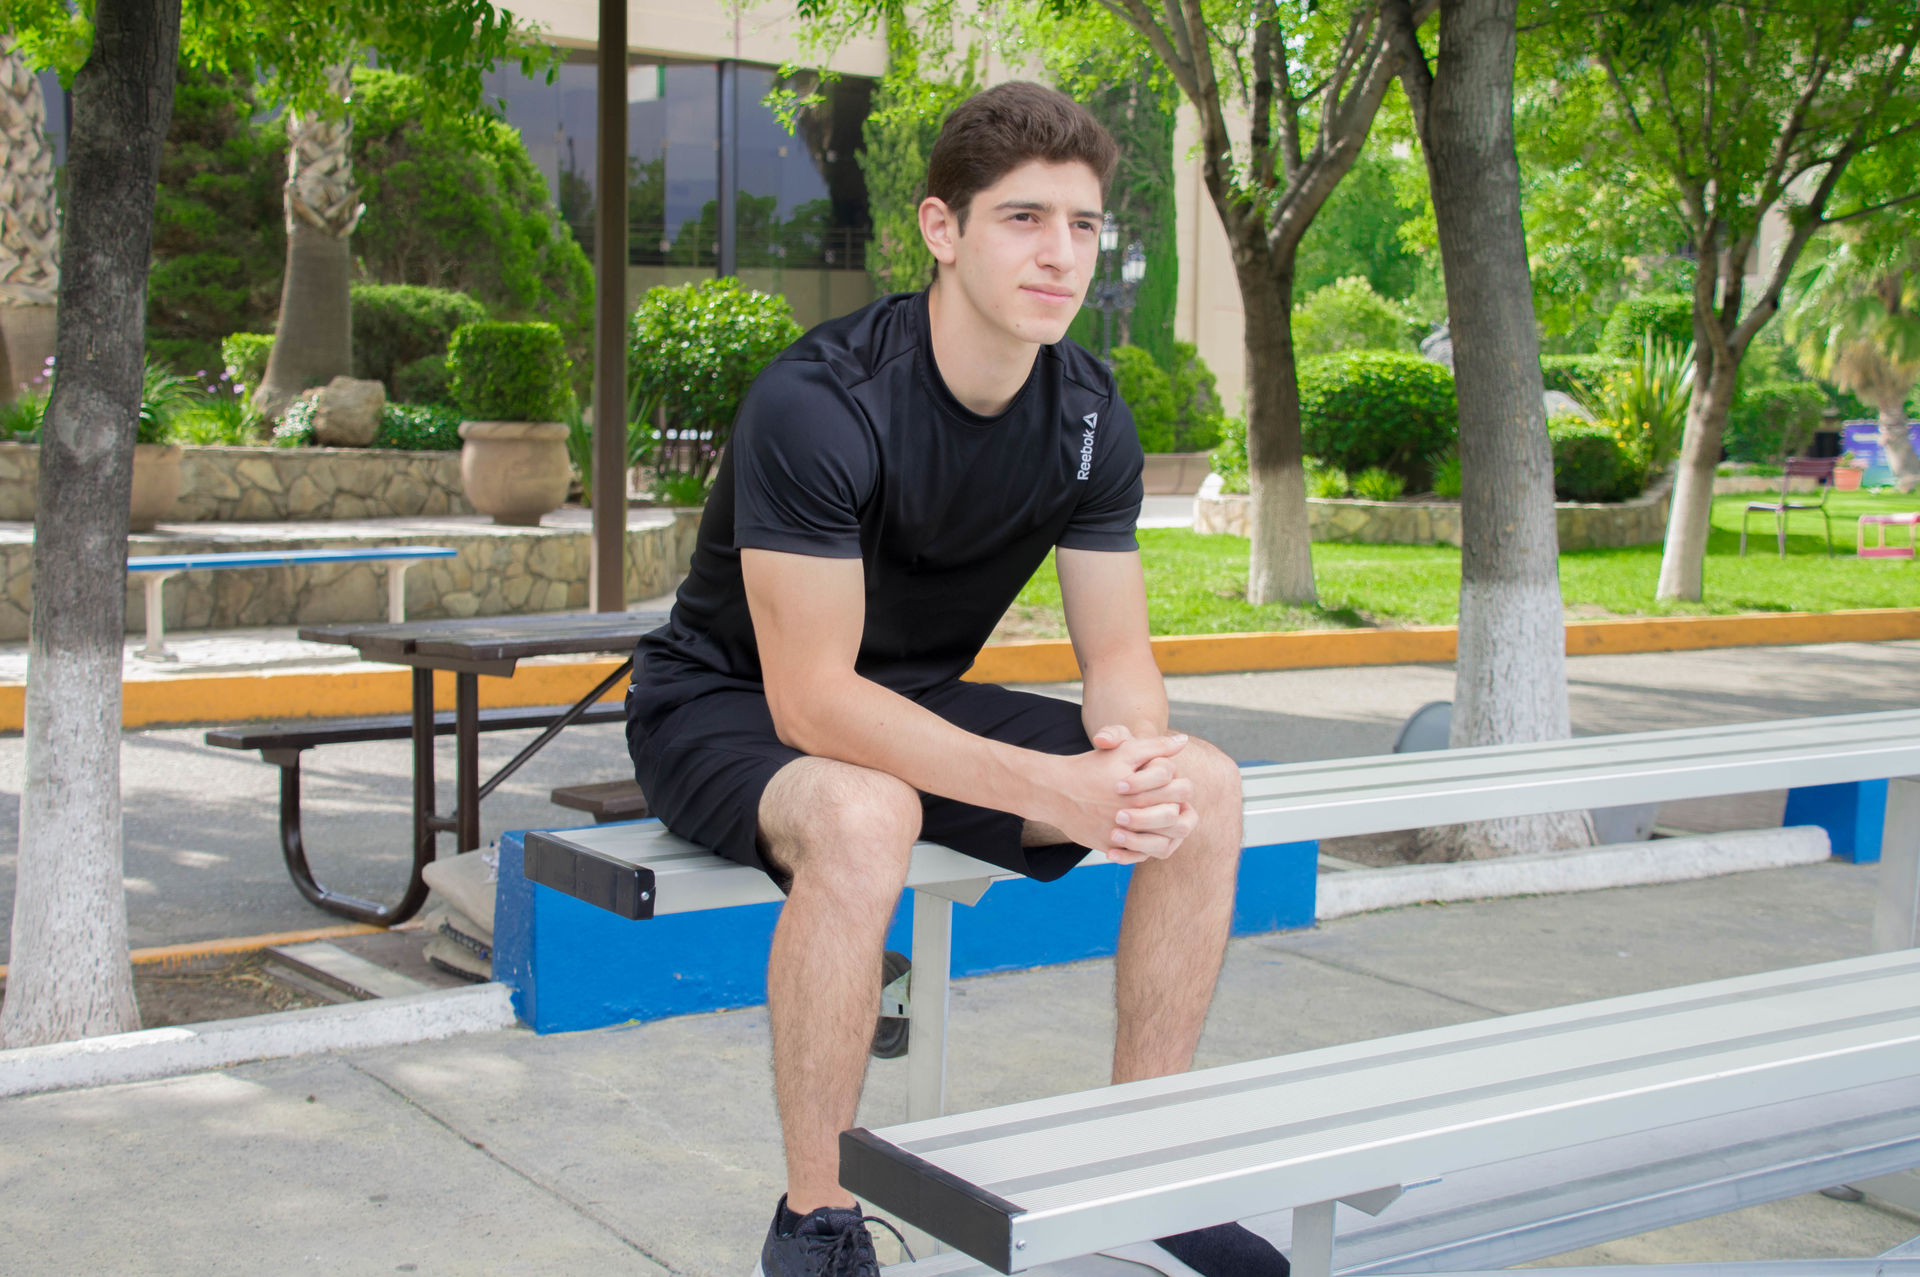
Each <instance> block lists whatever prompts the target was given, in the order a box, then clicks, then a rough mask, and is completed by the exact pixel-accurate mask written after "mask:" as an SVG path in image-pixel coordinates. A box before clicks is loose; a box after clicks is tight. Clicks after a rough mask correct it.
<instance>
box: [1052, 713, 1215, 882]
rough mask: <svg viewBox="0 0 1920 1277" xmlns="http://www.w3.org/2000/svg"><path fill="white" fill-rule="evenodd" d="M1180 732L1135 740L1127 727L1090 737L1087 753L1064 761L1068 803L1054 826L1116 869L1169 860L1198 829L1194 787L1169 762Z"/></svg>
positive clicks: (1181, 740)
mask: <svg viewBox="0 0 1920 1277" xmlns="http://www.w3.org/2000/svg"><path fill="white" fill-rule="evenodd" d="M1186 744H1187V738H1186V737H1185V736H1184V735H1181V734H1178V733H1170V734H1168V735H1165V736H1148V737H1141V738H1138V739H1136V738H1135V737H1134V735H1133V733H1132V732H1131V731H1129V730H1128V729H1127V728H1125V727H1103V728H1101V729H1100V730H1099V731H1097V732H1095V733H1094V734H1093V751H1092V752H1091V753H1086V754H1078V755H1074V756H1071V757H1070V758H1069V759H1067V760H1066V761H1067V763H1068V765H1069V769H1070V770H1069V773H1068V781H1067V783H1066V784H1065V785H1063V786H1062V788H1061V790H1060V792H1059V795H1058V796H1059V798H1060V799H1061V800H1063V801H1064V802H1065V803H1066V804H1067V811H1066V813H1065V816H1066V819H1065V820H1063V821H1061V822H1059V828H1060V830H1061V831H1062V832H1064V833H1065V834H1066V835H1067V836H1068V837H1070V838H1072V839H1073V840H1074V841H1075V842H1078V843H1080V844H1081V845H1082V846H1086V847H1092V848H1094V849H1095V850H1098V851H1101V852H1104V853H1105V854H1106V857H1107V859H1109V860H1111V861H1113V862H1114V863H1115V864H1121V865H1137V864H1140V863H1141V862H1142V861H1146V860H1164V859H1165V858H1166V857H1168V856H1170V855H1172V854H1173V852H1174V851H1175V849H1176V848H1178V847H1179V846H1180V844H1181V842H1182V841H1183V840H1185V838H1186V837H1187V835H1188V834H1191V833H1192V832H1193V829H1194V826H1195V825H1196V824H1197V823H1199V819H1200V817H1199V814H1198V813H1197V812H1195V811H1194V809H1193V782H1191V781H1189V780H1187V779H1186V778H1185V777H1183V776H1181V775H1180V770H1179V766H1178V764H1176V763H1175V761H1174V758H1175V756H1176V755H1178V754H1179V752H1180V751H1181V750H1182V749H1184V748H1185V747H1186Z"/></svg>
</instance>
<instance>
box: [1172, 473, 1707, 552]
mask: <svg viewBox="0 0 1920 1277" xmlns="http://www.w3.org/2000/svg"><path fill="white" fill-rule="evenodd" d="M1670 497H1671V493H1670V490H1669V489H1668V488H1667V486H1666V485H1665V484H1664V483H1662V484H1660V485H1657V486H1656V487H1654V488H1652V489H1650V490H1648V491H1647V492H1645V493H1642V494H1641V495H1640V496H1638V497H1635V498H1634V499H1633V500H1631V501H1623V502H1620V503H1619V504H1610V505H1586V504H1581V503H1577V502H1572V501H1562V502H1559V503H1557V504H1556V505H1555V506H1554V512H1555V514H1556V515H1558V517H1559V523H1560V549H1561V550H1562V551H1566V550H1590V549H1593V548H1594V547H1596V546H1615V545H1654V544H1658V543H1659V542H1660V541H1661V539H1662V538H1664V537H1665V536H1666V531H1667V509H1668V505H1669V502H1670ZM1251 500H1252V498H1250V497H1245V496H1217V497H1200V498H1199V499H1198V500H1197V501H1196V502H1195V503H1194V511H1193V530H1194V531H1195V532H1224V533H1229V534H1231V535H1233V536H1241V537H1243V536H1246V535H1247V509H1248V504H1249V502H1250V501H1251ZM1307 520H1308V525H1309V527H1310V528H1311V529H1312V536H1313V539H1314V540H1315V541H1348V542H1358V543H1362V544H1367V545H1456V546H1457V545H1459V544H1460V503H1459V502H1457V501H1431V502H1428V501H1359V500H1354V499H1350V498H1348V499H1340V500H1324V499H1322V498H1319V497H1309V498H1308V499H1307Z"/></svg>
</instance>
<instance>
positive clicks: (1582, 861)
mask: <svg viewBox="0 0 1920 1277" xmlns="http://www.w3.org/2000/svg"><path fill="white" fill-rule="evenodd" d="M1832 854H1833V848H1832V846H1831V844H1830V843H1829V842H1828V840H1827V831H1826V830H1824V829H1821V828H1820V827H1819V826H1817V825H1792V826H1789V827H1787V828H1785V829H1747V830H1738V831H1734V832H1731V833H1720V834H1697V835H1694V836H1692V837H1686V838H1658V839H1655V840H1653V841H1652V842H1630V843H1618V844H1615V845H1614V846H1611V847H1588V848H1585V849H1583V850H1579V851H1550V852H1544V853H1542V854H1540V855H1534V856H1506V857H1503V858H1501V859H1499V860H1464V861H1457V862H1455V863H1452V864H1439V865H1397V866H1393V867H1391V868H1386V869H1355V870H1347V871H1343V872H1339V873H1326V874H1321V875H1319V879H1318V882H1317V884H1316V885H1317V888H1318V889H1317V891H1316V892H1315V899H1314V908H1313V916H1314V917H1315V918H1316V919H1326V918H1344V917H1346V916H1347V915H1348V914H1354V913H1366V912H1367V911H1369V910H1372V909H1392V908H1396V907H1398V906H1401V905H1418V904H1440V903H1443V902H1446V901H1453V900H1486V899H1490V898H1493V897H1498V896H1543V895H1553V894H1557V893H1559V892H1567V891H1603V890H1605V889H1606V888H1609V887H1639V886H1645V885H1648V884H1650V883H1656V882H1685V881H1687V880H1690V879H1694V878H1713V877H1717V876H1718V875H1720V874H1731V873H1745V872H1747V871H1748V870H1752V869H1783V868H1785V867H1787V866H1789V865H1811V864H1818V863H1820V862H1821V861H1824V860H1827V859H1829V858H1830V857H1831V856H1832Z"/></svg>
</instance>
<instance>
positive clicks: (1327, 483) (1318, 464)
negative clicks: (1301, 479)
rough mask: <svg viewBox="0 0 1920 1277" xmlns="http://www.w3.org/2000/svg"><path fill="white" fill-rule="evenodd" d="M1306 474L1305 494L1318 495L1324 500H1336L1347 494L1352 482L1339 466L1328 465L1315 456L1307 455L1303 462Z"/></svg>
mask: <svg viewBox="0 0 1920 1277" xmlns="http://www.w3.org/2000/svg"><path fill="white" fill-rule="evenodd" d="M1305 465H1306V475H1307V495H1308V496H1310V497H1319V498H1321V499H1322V500H1324V501H1337V500H1339V499H1340V498H1341V497H1344V496H1346V495H1347V493H1348V492H1349V491H1350V490H1351V489H1352V487H1353V484H1352V482H1351V481H1349V480H1348V478H1347V472H1346V471H1345V470H1342V469H1341V468H1340V467H1339V466H1330V465H1328V464H1327V463H1326V462H1324V461H1321V460H1319V459H1318V458H1317V457H1308V458H1307V459H1306V462H1305Z"/></svg>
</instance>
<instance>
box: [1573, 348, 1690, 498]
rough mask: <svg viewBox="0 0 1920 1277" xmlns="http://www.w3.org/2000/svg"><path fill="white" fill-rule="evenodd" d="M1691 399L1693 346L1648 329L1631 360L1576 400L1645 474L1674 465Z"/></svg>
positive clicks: (1655, 473) (1654, 472)
mask: <svg viewBox="0 0 1920 1277" xmlns="http://www.w3.org/2000/svg"><path fill="white" fill-rule="evenodd" d="M1692 398H1693V346H1692V344H1691V343H1689V344H1688V345H1687V346H1685V347H1682V346H1681V345H1680V344H1679V343H1678V342H1675V341H1672V340H1670V339H1668V338H1665V337H1659V336H1655V335H1654V334H1653V333H1651V332H1649V333H1648V334H1647V335H1646V336H1645V337H1644V338H1642V339H1641V341H1640V347H1639V354H1638V357H1637V358H1636V359H1634V360H1633V362H1632V363H1630V364H1628V365H1627V367H1625V368H1623V369H1621V370H1620V371H1619V372H1616V373H1614V374H1613V375H1611V376H1609V377H1608V378H1607V379H1606V380H1605V382H1603V383H1602V385H1601V387H1600V389H1599V390H1598V391H1597V392H1595V393H1591V394H1585V395H1581V396H1580V405H1581V407H1583V408H1585V409H1586V410H1587V411H1588V412H1589V413H1591V414H1592V415H1593V418H1594V420H1596V421H1599V422H1601V423H1603V424H1605V425H1606V426H1607V428H1608V429H1610V430H1612V431H1613V433H1614V436H1615V437H1616V438H1618V439H1619V440H1620V442H1621V443H1623V444H1625V445H1626V446H1627V448H1628V449H1629V450H1631V451H1632V453H1633V454H1634V457H1635V459H1636V460H1638V461H1639V462H1640V464H1641V465H1643V466H1644V467H1645V468H1646V473H1647V474H1648V475H1650V476H1651V475H1657V474H1660V473H1662V472H1664V471H1665V470H1666V468H1667V467H1668V466H1669V465H1671V464H1673V459H1674V457H1675V456H1677V455H1678V454H1679V451H1680V437H1681V435H1682V433H1683V432H1684V431H1685V430H1686V426H1687V404H1688V402H1689V401H1690V400H1691V399H1692Z"/></svg>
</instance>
